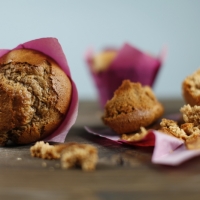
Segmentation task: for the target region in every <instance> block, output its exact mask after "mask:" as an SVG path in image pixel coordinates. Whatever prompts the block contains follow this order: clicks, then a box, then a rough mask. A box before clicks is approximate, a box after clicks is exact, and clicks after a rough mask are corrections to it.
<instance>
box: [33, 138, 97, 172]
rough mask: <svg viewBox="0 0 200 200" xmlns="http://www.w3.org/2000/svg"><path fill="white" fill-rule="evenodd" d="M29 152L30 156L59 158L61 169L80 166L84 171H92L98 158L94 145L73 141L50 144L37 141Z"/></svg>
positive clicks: (49, 158) (50, 158)
mask: <svg viewBox="0 0 200 200" xmlns="http://www.w3.org/2000/svg"><path fill="white" fill-rule="evenodd" d="M30 152H31V156H32V157H37V158H42V159H48V160H52V159H60V162H61V167H62V168H63V169H69V168H72V167H75V166H80V167H81V168H82V170H84V171H92V170H95V168H96V164H97V160H98V152H97V149H96V147H94V146H92V145H89V144H80V143H75V142H70V143H65V144H58V145H50V144H49V143H45V142H43V141H39V142H36V143H35V145H33V146H32V147H31V148H30Z"/></svg>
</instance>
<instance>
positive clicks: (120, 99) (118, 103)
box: [104, 80, 157, 117]
mask: <svg viewBox="0 0 200 200" xmlns="http://www.w3.org/2000/svg"><path fill="white" fill-rule="evenodd" d="M155 103H157V99H156V97H155V95H154V94H153V92H152V90H151V88H150V87H149V86H144V87H142V86H141V84H140V83H133V82H131V81H129V80H124V81H123V83H122V85H121V86H120V87H119V88H118V89H117V90H116V91H115V93H114V97H113V98H112V99H111V100H109V101H108V102H107V103H106V106H105V114H104V117H116V116H118V115H120V114H122V113H123V114H127V113H131V112H133V111H134V110H141V111H142V110H148V109H149V108H151V107H152V106H154V105H155Z"/></svg>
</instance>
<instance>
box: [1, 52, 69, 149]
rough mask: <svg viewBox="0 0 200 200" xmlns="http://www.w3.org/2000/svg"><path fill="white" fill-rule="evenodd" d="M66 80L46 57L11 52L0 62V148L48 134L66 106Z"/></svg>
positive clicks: (57, 124) (34, 139) (67, 86)
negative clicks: (8, 143)
mask: <svg viewBox="0 0 200 200" xmlns="http://www.w3.org/2000/svg"><path fill="white" fill-rule="evenodd" d="M71 93H72V85H71V81H70V79H69V77H68V76H67V75H66V74H65V73H64V72H63V70H62V69H61V68H60V66H58V64H57V63H56V62H55V61H54V60H53V59H51V58H50V57H48V56H47V55H45V54H43V53H41V52H39V51H35V50H30V49H18V50H12V51H10V52H9V53H7V54H5V55H4V56H2V57H1V58H0V145H1V146H3V145H5V144H6V143H7V142H8V141H12V142H14V143H16V144H28V143H31V142H35V141H37V140H41V139H43V138H45V137H46V136H48V135H49V134H51V133H52V132H53V131H54V130H55V129H56V128H57V127H58V126H59V124H60V123H61V122H62V120H63V119H64V116H65V114H66V113H67V110H68V108H69V105H70V101H71Z"/></svg>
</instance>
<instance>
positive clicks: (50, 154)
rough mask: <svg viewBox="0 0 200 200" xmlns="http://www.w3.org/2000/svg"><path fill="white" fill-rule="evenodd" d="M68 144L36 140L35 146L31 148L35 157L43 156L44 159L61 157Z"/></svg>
mask: <svg viewBox="0 0 200 200" xmlns="http://www.w3.org/2000/svg"><path fill="white" fill-rule="evenodd" d="M66 146H67V145H66V144H59V145H55V146H53V145H50V144H49V143H44V142H43V141H40V142H36V143H35V145H34V146H32V147H31V148H30V151H31V155H32V156H33V157H38V158H43V159H48V160H52V159H59V158H60V156H61V152H62V150H63V149H64V148H66Z"/></svg>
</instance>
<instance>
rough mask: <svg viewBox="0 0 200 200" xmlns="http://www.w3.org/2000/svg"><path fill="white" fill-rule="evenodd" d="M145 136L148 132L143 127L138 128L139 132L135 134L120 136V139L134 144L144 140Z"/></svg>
mask: <svg viewBox="0 0 200 200" xmlns="http://www.w3.org/2000/svg"><path fill="white" fill-rule="evenodd" d="M147 134H148V131H147V130H146V129H145V128H144V127H140V131H138V132H137V133H131V134H126V133H124V134H122V136H121V139H122V140H125V141H128V142H136V141H140V140H142V139H143V138H145V137H146V136H147Z"/></svg>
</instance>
